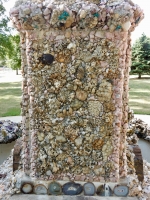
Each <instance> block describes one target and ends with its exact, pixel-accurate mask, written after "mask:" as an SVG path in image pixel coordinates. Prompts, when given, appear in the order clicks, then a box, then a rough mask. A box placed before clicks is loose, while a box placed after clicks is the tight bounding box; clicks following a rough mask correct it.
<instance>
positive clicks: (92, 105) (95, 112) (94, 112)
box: [88, 101, 103, 117]
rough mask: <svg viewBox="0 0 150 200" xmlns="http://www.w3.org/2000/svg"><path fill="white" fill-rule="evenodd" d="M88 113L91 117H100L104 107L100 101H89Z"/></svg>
mask: <svg viewBox="0 0 150 200" xmlns="http://www.w3.org/2000/svg"><path fill="white" fill-rule="evenodd" d="M88 111H89V114H90V115H91V116H94V117H100V116H101V115H102V113H103V105H102V104H101V103H100V102H99V101H89V103H88Z"/></svg>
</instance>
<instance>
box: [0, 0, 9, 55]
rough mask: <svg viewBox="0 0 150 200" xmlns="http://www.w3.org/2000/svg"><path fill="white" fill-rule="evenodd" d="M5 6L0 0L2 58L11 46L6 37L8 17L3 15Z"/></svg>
mask: <svg viewBox="0 0 150 200" xmlns="http://www.w3.org/2000/svg"><path fill="white" fill-rule="evenodd" d="M5 11H6V10H5V8H4V6H3V1H2V0H0V59H4V58H5V56H6V54H8V53H9V51H8V49H10V48H11V43H10V41H9V38H8V34H9V33H10V32H9V31H10V28H9V27H8V21H9V19H8V17H7V16H6V15H5Z"/></svg>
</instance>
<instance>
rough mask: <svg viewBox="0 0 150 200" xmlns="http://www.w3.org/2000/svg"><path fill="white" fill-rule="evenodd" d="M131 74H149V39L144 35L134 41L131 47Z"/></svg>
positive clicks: (139, 76) (139, 75)
mask: <svg viewBox="0 0 150 200" xmlns="http://www.w3.org/2000/svg"><path fill="white" fill-rule="evenodd" d="M131 74H138V78H141V76H142V74H150V38H149V37H147V36H146V35H145V34H142V36H141V37H140V38H139V39H138V40H136V42H135V43H134V45H133V47H132V66H131Z"/></svg>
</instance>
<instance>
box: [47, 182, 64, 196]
mask: <svg viewBox="0 0 150 200" xmlns="http://www.w3.org/2000/svg"><path fill="white" fill-rule="evenodd" d="M48 191H49V193H50V194H52V195H60V194H61V193H62V187H61V185H60V184H59V183H58V182H52V183H50V185H49V187H48Z"/></svg>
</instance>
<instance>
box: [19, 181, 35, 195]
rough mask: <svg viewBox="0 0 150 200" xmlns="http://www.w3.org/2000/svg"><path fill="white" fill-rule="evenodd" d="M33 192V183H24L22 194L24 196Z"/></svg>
mask: <svg viewBox="0 0 150 200" xmlns="http://www.w3.org/2000/svg"><path fill="white" fill-rule="evenodd" d="M32 191H33V184H32V183H24V184H23V185H22V186H21V192H23V193H24V194H30V193H32Z"/></svg>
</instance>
